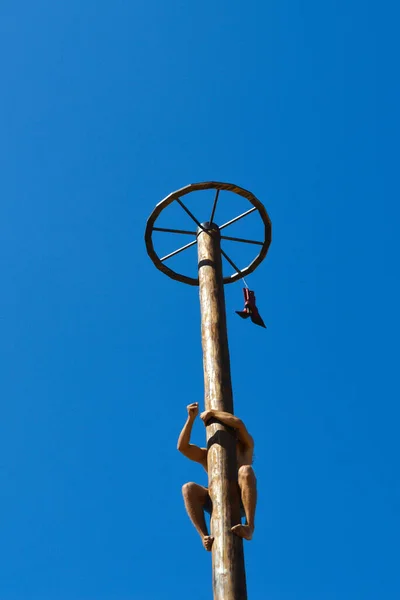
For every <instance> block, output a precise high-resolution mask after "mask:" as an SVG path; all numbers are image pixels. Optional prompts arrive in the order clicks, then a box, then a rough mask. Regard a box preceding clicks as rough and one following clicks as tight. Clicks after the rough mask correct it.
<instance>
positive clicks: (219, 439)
mask: <svg viewBox="0 0 400 600" xmlns="http://www.w3.org/2000/svg"><path fill="white" fill-rule="evenodd" d="M202 226H203V227H204V229H205V230H206V231H204V230H203V229H201V228H199V232H198V238H197V240H198V259H199V263H198V267H199V286H200V308H201V335H202V346H203V367H204V388H205V405H206V410H211V409H214V410H223V411H226V412H229V413H232V414H233V397H232V382H231V371H230V361H229V348H228V336H227V329H226V314H225V295H224V285H223V276H222V260H221V250H220V232H219V229H218V227H217V226H216V225H214V224H211V225H210V224H209V223H203V225H202ZM207 447H208V480H209V493H210V497H211V500H212V503H213V512H212V519H211V535H213V536H214V543H213V548H212V572H213V573H212V575H213V591H214V600H246V598H247V592H246V574H245V566H244V555H243V542H242V540H241V539H240V538H238V537H237V536H236V535H234V534H233V533H232V532H231V527H232V526H233V525H237V524H238V523H240V496H239V489H238V484H237V459H236V440H235V437H234V435H233V432H231V431H229V429H228V428H227V427H225V426H223V425H222V424H221V423H219V422H217V421H211V422H210V424H209V425H208V426H207Z"/></svg>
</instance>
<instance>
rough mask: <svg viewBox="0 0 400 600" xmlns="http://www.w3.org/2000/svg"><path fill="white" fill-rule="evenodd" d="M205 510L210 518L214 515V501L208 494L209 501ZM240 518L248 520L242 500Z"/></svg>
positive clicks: (205, 505)
mask: <svg viewBox="0 0 400 600" xmlns="http://www.w3.org/2000/svg"><path fill="white" fill-rule="evenodd" d="M203 508H204V510H205V511H206V512H207V513H208V514H209V515H210V516H211V515H212V508H213V506H212V501H211V498H210V496H209V494H207V500H206V502H205V504H204V506H203ZM240 516H241V517H242V519H245V518H246V513H245V512H244V506H243V502H242V501H241V500H240Z"/></svg>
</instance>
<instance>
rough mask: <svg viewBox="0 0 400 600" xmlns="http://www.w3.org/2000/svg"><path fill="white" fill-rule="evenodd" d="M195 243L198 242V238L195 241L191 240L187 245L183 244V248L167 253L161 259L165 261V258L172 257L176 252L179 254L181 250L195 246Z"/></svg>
mask: <svg viewBox="0 0 400 600" xmlns="http://www.w3.org/2000/svg"><path fill="white" fill-rule="evenodd" d="M195 244H197V239H196V240H194V241H193V242H190V244H186V246H182V248H178V250H175V251H174V252H171V254H167V255H166V256H164V257H163V258H161V259H160V260H161V262H164V260H167V259H168V258H172V257H173V256H175V254H179V253H180V252H183V251H184V250H186V249H187V248H190V246H194V245H195Z"/></svg>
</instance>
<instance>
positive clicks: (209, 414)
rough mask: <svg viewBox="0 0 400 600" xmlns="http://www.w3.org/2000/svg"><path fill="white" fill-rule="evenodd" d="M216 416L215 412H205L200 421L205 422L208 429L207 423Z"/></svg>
mask: <svg viewBox="0 0 400 600" xmlns="http://www.w3.org/2000/svg"><path fill="white" fill-rule="evenodd" d="M213 416H214V411H212V410H205V411H204V412H202V413H201V415H200V419H201V420H202V421H203V423H204V425H205V426H206V427H207V422H208V421H209V420H210V419H211V418H212V417H213Z"/></svg>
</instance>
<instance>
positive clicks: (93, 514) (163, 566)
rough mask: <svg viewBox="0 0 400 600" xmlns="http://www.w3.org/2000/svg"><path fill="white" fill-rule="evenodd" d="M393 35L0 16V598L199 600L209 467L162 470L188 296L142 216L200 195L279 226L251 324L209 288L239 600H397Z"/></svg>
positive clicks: (10, 11) (349, 9)
mask: <svg viewBox="0 0 400 600" xmlns="http://www.w3.org/2000/svg"><path fill="white" fill-rule="evenodd" d="M398 18H399V11H398V8H397V6H396V3H395V2H385V1H383V2H361V1H359V0H350V1H349V0H346V1H345V0H335V1H333V0H327V1H326V2H317V1H316V0H306V1H302V2H300V0H279V2H278V1H276V0H272V1H268V2H261V1H253V2H252V1H250V2H247V3H245V2H238V1H236V0H234V1H230V2H228V1H223V0H213V1H212V2H211V1H210V0H205V1H203V2H184V1H183V0H181V1H178V0H172V1H170V2H162V1H161V0H147V2H144V1H143V2H138V1H135V0H130V1H129V0H114V1H113V2H105V1H100V0H96V1H94V0H84V1H83V2H82V1H80V2H78V0H68V1H66V0H61V1H58V2H54V1H51V0H37V1H35V2H33V1H27V0H25V1H22V0H3V1H2V2H1V6H0V28H1V31H0V33H1V35H0V55H1V65H2V68H1V95H0V161H1V178H0V194H1V203H0V243H1V282H2V286H1V287H2V292H1V296H0V323H1V335H0V351H1V361H0V375H1V397H2V410H1V417H0V462H1V469H0V473H1V494H0V515H1V517H0V519H1V527H0V565H1V569H0V570H1V575H0V599H1V600H94V599H95V600H160V599H161V598H173V599H174V600H178V599H182V600H187V599H188V598H190V600H208V599H209V598H211V580H210V556H209V555H208V554H206V553H205V552H204V551H203V549H202V547H201V544H200V542H199V539H198V537H197V535H196V533H195V532H194V530H192V528H191V526H190V524H189V521H188V519H187V517H186V515H185V513H184V509H183V504H182V499H181V490H180V488H181V485H182V484H183V483H184V482H185V481H188V480H195V481H199V482H200V483H205V475H204V474H203V473H202V472H201V469H200V467H198V466H197V465H194V464H193V465H192V464H190V463H189V462H187V461H185V459H184V458H183V457H182V456H181V455H179V454H178V452H177V451H176V439H177V436H178V433H179V430H180V428H181V426H182V424H183V422H184V419H185V414H186V412H185V406H186V404H187V403H189V402H192V401H195V400H197V401H200V402H201V403H202V404H203V381H202V364H201V348H200V335H199V326H200V323H199V307H198V300H197V289H196V288H192V287H189V286H185V285H183V284H180V283H177V282H174V281H172V280H170V279H168V278H167V277H165V276H164V275H162V274H161V273H160V272H159V271H157V270H156V269H155V268H154V267H153V265H152V263H151V262H150V260H149V258H148V257H147V254H146V251H145V246H144V241H143V234H144V228H145V223H146V219H147V217H148V216H149V214H150V213H151V211H152V210H153V207H154V206H155V205H156V203H157V202H159V201H160V200H161V199H162V198H163V197H165V196H166V195H167V194H169V193H170V192H172V191H173V190H175V189H178V188H179V187H182V186H184V185H187V184H188V183H191V182H196V181H204V180H209V179H215V180H220V181H232V182H234V183H237V184H238V185H240V186H243V187H245V188H248V189H250V190H252V191H253V192H254V193H255V194H256V196H257V197H258V198H260V200H262V201H263V202H264V204H265V206H266V208H267V210H268V212H269V214H270V216H271V219H272V223H273V242H272V245H271V249H270V253H269V255H268V257H267V259H266V261H265V262H264V263H263V264H262V266H261V267H260V268H259V269H258V270H257V272H256V273H255V274H254V275H253V276H250V277H249V279H248V283H249V285H250V287H252V288H254V289H255V290H256V293H257V296H258V301H259V305H260V310H261V313H262V315H263V317H264V319H265V321H266V323H267V325H268V329H267V330H262V329H261V328H257V327H255V326H252V325H251V324H250V323H247V322H245V321H241V320H240V319H239V318H238V317H237V316H236V315H235V314H234V310H235V309H237V308H240V307H241V305H242V292H241V287H242V286H241V283H240V282H239V283H236V284H233V285H230V286H228V287H227V288H226V296H227V311H228V325H229V335H230V351H231V359H232V370H233V382H234V392H235V406H236V412H237V414H238V415H239V416H241V417H242V418H243V419H244V420H245V422H246V423H247V425H248V428H249V430H250V432H251V433H252V434H253V436H254V437H255V440H256V462H255V468H256V471H257V475H258V479H259V506H258V518H257V529H256V534H255V537H254V540H253V541H252V542H251V543H248V544H246V558H247V576H248V588H249V599H250V600H339V599H340V600H378V599H379V600H398V598H399V597H400V576H399V569H398V565H399V536H400V519H399V512H400V509H399V506H400V484H399V464H398V457H399V450H400V449H399V442H398V423H399V417H400V410H399V383H398V346H399V336H400V327H399V324H400V323H399V304H400V302H399V300H400V298H399V282H398V258H399V252H398V239H397V238H398V221H399V217H400V210H399V204H398V199H399V182H398V153H399V143H398V140H399V134H400V127H399V118H398V106H399V100H400V94H399V84H398V60H397V59H398V53H399V47H398V46H399V45H398V25H397V23H398ZM224 198H225V200H224V204H223V205H222V199H221V211H222V212H221V213H220V214H219V215H217V221H218V220H219V219H221V218H222V216H223V214H222V213H223V211H226V215H227V216H228V217H229V216H234V213H235V211H236V206H234V204H230V203H229V194H228V195H227V196H226V197H224ZM211 200H212V198H211V199H210V198H208V197H204V198H203V197H200V196H199V197H197V199H193V200H192V201H191V202H193V203H192V204H191V206H192V207H193V210H194V211H195V212H196V214H197V215H198V216H199V217H200V218H201V219H203V217H204V214H207V213H208V210H209V209H208V206H209V204H207V203H209V202H210V201H211ZM206 206H207V209H206V210H205V209H204V207H206ZM203 210H205V213H204V212H202V211H203ZM170 217H171V221H170V222H169V223H170V225H172V226H176V225H177V224H178V222H179V219H182V215H181V214H179V215H178V212H175V213H174V212H173V211H172V213H171V215H170ZM182 223H183V220H182ZM186 224H188V222H186ZM256 227H257V225H256V223H252V222H249V223H248V224H247V225H244V222H243V229H241V228H240V227H239V226H238V229H237V233H238V234H239V232H240V233H242V234H243V233H245V232H247V233H254V232H255V231H256ZM246 228H247V229H246ZM232 233H233V230H232ZM180 241H181V240H180V239H179V242H180ZM185 241H186V238H185ZM160 243H161V244H163V243H164V244H165V245H167V244H170V246H169V247H170V248H171V250H172V249H173V248H174V247H176V241H175V240H171V239H170V238H169V239H168V240H165V239H164V240H163V241H162V242H160ZM241 250H243V252H245V249H244V248H243V249H241V248H239V254H236V255H235V254H234V253H235V252H237V249H236V248H234V249H233V250H232V253H233V255H234V256H235V257H236V259H237V261H238V262H239V261H240V260H241V259H242V258H243V256H244V255H241V254H240V251H241ZM180 260H181V263H180V265H181V267H182V268H185V269H187V272H189V271H191V270H192V271H194V272H195V270H196V265H195V253H190V252H188V254H187V255H186V256H184V257H183V258H182V257H181V259H180ZM194 441H196V442H198V443H200V444H202V443H203V442H204V431H203V426H202V424H201V423H198V424H196V427H195V430H194Z"/></svg>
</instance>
